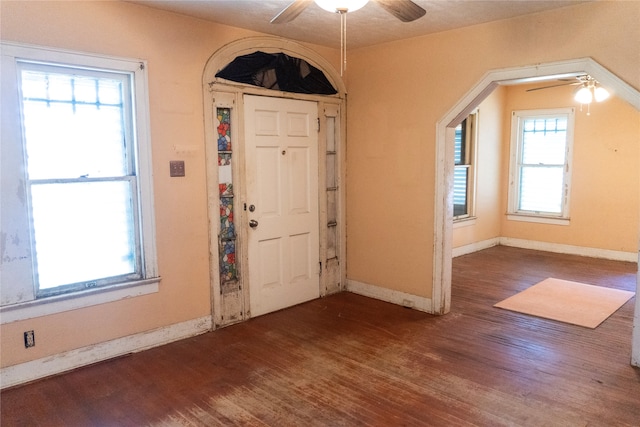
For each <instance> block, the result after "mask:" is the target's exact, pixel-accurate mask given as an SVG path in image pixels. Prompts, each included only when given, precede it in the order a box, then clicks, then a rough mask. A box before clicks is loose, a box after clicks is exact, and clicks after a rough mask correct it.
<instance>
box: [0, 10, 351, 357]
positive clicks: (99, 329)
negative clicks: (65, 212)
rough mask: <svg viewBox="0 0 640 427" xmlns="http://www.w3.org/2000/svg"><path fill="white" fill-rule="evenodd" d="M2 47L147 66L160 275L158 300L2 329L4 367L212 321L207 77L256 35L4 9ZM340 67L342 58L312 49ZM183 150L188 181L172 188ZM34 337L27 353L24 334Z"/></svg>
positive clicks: (107, 14)
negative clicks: (232, 46) (221, 57)
mask: <svg viewBox="0 0 640 427" xmlns="http://www.w3.org/2000/svg"><path fill="white" fill-rule="evenodd" d="M0 12H1V22H0V23H1V27H2V33H1V34H2V40H3V41H14V42H21V43H29V44H36V45H42V46H50V47H57V48H64V49H71V50H77V51H86V52H95V53H99V54H104V55H114V56H121V57H134V58H143V59H146V60H148V70H149V98H150V99H149V102H150V120H151V138H152V151H153V172H154V192H155V211H156V227H157V248H158V267H159V271H160V274H161V276H162V282H161V284H160V291H159V292H158V293H156V294H152V295H147V296H142V297H137V298H131V299H128V300H124V301H119V302H114V303H109V304H103V305H99V306H94V307H89V308H85V309H80V310H75V311H69V312H64V313H60V314H56V315H52V316H46V317H41V318H36V319H32V320H26V321H20V322H14V323H10V324H5V325H2V327H1V334H2V350H1V359H2V366H11V365H14V364H17V363H20V362H25V361H28V360H33V359H38V358H42V357H45V356H48V355H53V354H57V353H60V352H63V351H67V350H70V349H75V348H80V347H84V346H88V345H91V344H95V343H99V342H104V341H108V340H111V339H115V338H120V337H123V336H127V335H130V334H134V333H138V332H142V331H146V330H151V329H155V328H158V327H162V326H167V325H171V324H175V323H179V322H182V321H187V320H191V319H196V318H199V317H202V316H207V315H209V314H210V285H209V243H208V220H207V193H206V171H205V159H204V126H203V94H202V83H201V82H202V73H203V70H204V67H205V64H206V62H207V60H208V59H209V57H210V56H211V55H212V54H213V53H214V52H215V51H216V50H218V49H219V48H221V47H222V46H223V45H225V44H227V43H229V42H231V41H234V40H237V39H240V38H244V37H249V36H253V35H257V34H256V33H252V32H250V31H246V30H241V29H237V28H232V27H228V26H224V25H219V24H214V23H211V22H207V21H203V20H197V19H193V18H189V17H185V16H182V15H177V14H172V13H167V12H162V11H157V10H154V9H151V8H147V7H144V6H140V5H134V4H129V3H124V2H114V1H105V2H89V1H80V2H67V1H62V2H52V1H45V2H36V1H28V2H27V1H17V2H12V1H2V2H1V9H0ZM310 47H311V48H312V49H314V50H315V51H317V52H318V53H320V54H321V55H323V56H324V57H325V58H327V59H328V60H330V61H332V62H333V63H334V64H337V63H339V59H338V58H339V54H337V51H336V50H332V49H327V48H322V47H317V46H310ZM175 144H179V145H188V146H196V147H197V152H196V153H194V154H189V155H187V156H185V157H182V158H183V159H184V160H185V162H186V177H184V178H170V177H169V161H170V160H175V159H177V158H179V157H181V156H183V155H180V156H179V155H177V154H176V153H175V151H174V149H173V146H174V145H175ZM30 329H33V330H35V331H36V337H37V345H36V346H35V347H33V348H30V349H25V348H24V345H23V343H22V333H23V331H25V330H30Z"/></svg>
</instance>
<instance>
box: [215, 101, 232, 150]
mask: <svg viewBox="0 0 640 427" xmlns="http://www.w3.org/2000/svg"><path fill="white" fill-rule="evenodd" d="M216 115H217V121H218V123H217V125H218V126H217V128H218V151H219V152H220V151H231V109H230V108H218V109H217V114H216Z"/></svg>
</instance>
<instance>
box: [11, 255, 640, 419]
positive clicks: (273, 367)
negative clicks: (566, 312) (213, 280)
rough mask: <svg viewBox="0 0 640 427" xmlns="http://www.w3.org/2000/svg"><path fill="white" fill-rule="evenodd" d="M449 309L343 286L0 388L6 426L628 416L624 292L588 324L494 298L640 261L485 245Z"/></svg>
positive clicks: (631, 389) (461, 276) (625, 277)
mask: <svg viewBox="0 0 640 427" xmlns="http://www.w3.org/2000/svg"><path fill="white" fill-rule="evenodd" d="M453 271H454V273H453V290H452V295H453V298H452V301H453V302H452V310H451V313H449V314H448V315H445V316H442V317H436V316H430V315H427V314H424V313H420V312H418V311H414V310H409V309H405V308H402V307H398V306H394V305H391V304H387V303H384V302H380V301H376V300H373V299H369V298H365V297H362V296H358V295H354V294H351V293H346V292H345V293H341V294H338V295H333V296H330V297H327V298H323V299H319V300H316V301H312V302H310V303H307V304H303V305H300V306H297V307H293V308H290V309H287V310H283V311H281V312H278V313H273V314H270V315H266V316H262V317H259V318H256V319H252V320H250V321H248V322H245V323H242V324H238V325H234V326H230V327H227V328H224V329H221V330H218V331H215V332H212V333H207V334H204V335H201V336H198V337H194V338H191V339H187V340H183V341H180V342H176V343H173V344H169V345H166V346H163V347H159V348H156V349H152V350H148V351H144V352H141V353H136V354H133V355H130V356H127V357H123V358H119V359H116V360H111V361H108V362H104V363H100V364H96V365H93V366H90V367H87V368H82V369H78V370H76V371H74V372H71V373H68V374H65V375H60V376H57V377H54V378H50V379H45V380H41V381H38V382H35V383H32V384H28V385H25V386H22V387H16V388H13V389H9V390H5V391H4V392H2V395H1V402H0V403H1V405H2V406H1V409H0V410H1V424H2V426H217V425H224V426H227V425H242V426H361V425H371V426H423V425H429V426H638V425H640V370H639V369H636V368H632V367H631V366H630V365H629V360H630V357H631V329H632V316H633V305H634V299H631V300H630V301H629V302H627V303H626V304H625V305H624V306H623V307H622V308H621V309H620V310H618V311H617V312H616V313H614V314H613V315H612V316H611V317H610V318H609V319H607V320H606V321H605V322H604V323H603V324H602V325H600V326H599V327H598V328H597V329H595V330H592V329H587V328H582V327H579V326H573V325H568V324H563V323H559V322H554V321H551V320H545V319H539V318H535V317H531V316H527V315H522V314H517V313H513V312H509V311H506V310H501V309H497V308H493V307H492V305H493V304H494V303H496V302H497V301H500V300H502V299H504V298H506V297H508V296H511V295H513V294H514V293H516V292H519V291H521V290H523V289H525V288H527V287H528V286H530V285H532V284H534V283H536V282H538V281H540V280H542V279H545V278H547V277H556V278H560V279H566V280H575V281H581V282H585V283H590V284H593V285H600V286H610V287H615V288H618V289H625V290H630V291H635V274H636V264H635V263H624V262H615V261H605V260H594V259H589V258H581V257H577V256H567V255H558V254H550V253H543V252H535V251H530V250H523V249H515V248H507V247H495V248H491V249H487V250H484V251H481V252H478V253H475V254H470V255H465V256H462V257H459V258H456V259H454V262H453Z"/></svg>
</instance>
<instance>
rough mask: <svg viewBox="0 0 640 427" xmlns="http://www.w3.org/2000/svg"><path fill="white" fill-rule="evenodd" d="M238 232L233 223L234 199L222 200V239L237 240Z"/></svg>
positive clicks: (223, 198)
mask: <svg viewBox="0 0 640 427" xmlns="http://www.w3.org/2000/svg"><path fill="white" fill-rule="evenodd" d="M235 237H236V230H235V225H234V223H233V198H232V197H221V198H220V238H222V239H223V240H226V239H232V240H235Z"/></svg>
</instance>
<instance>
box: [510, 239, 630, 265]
mask: <svg viewBox="0 0 640 427" xmlns="http://www.w3.org/2000/svg"><path fill="white" fill-rule="evenodd" d="M500 244H501V245H503V246H513V247H516V248H523V249H534V250H536V251H545V252H555V253H559V254H569V255H579V256H585V257H590V258H603V259H610V260H614V261H627V262H638V253H637V252H623V251H612V250H609V249H598V248H588V247H584V246H573V245H562V244H559V243H548V242H538V241H535V240H524V239H514V238H511V237H500Z"/></svg>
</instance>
